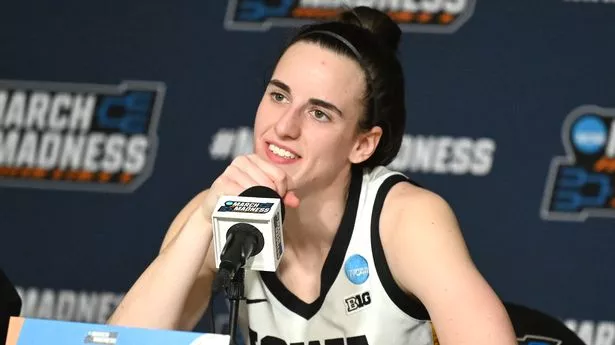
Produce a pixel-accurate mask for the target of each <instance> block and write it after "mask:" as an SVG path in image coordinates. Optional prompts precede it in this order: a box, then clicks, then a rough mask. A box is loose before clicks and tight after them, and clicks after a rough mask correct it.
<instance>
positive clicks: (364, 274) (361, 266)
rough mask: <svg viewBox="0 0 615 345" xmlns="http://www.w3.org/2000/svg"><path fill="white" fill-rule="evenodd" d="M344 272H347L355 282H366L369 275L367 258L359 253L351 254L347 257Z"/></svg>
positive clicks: (358, 283) (349, 278)
mask: <svg viewBox="0 0 615 345" xmlns="http://www.w3.org/2000/svg"><path fill="white" fill-rule="evenodd" d="M344 272H346V277H347V278H348V280H350V282H352V283H353V284H356V285H360V284H363V283H365V281H367V278H368V277H369V267H368V265H367V260H365V258H364V257H362V256H361V255H359V254H355V255H352V256H350V257H349V258H348V259H346V264H345V265H344Z"/></svg>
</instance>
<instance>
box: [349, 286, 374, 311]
mask: <svg viewBox="0 0 615 345" xmlns="http://www.w3.org/2000/svg"><path fill="white" fill-rule="evenodd" d="M344 302H345V303H346V313H348V314H351V313H354V312H356V311H358V310H359V309H361V308H363V307H365V306H368V305H369V304H370V303H372V298H371V296H370V295H369V291H366V292H363V293H360V294H358V295H354V296H350V297H347V298H346V299H345V300H344Z"/></svg>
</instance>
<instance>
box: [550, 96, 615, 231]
mask: <svg viewBox="0 0 615 345" xmlns="http://www.w3.org/2000/svg"><path fill="white" fill-rule="evenodd" d="M562 142H563V145H564V149H565V153H566V155H565V156H562V157H555V158H554V159H553V161H552V162H551V167H550V169H549V175H548V178H547V184H546V188H545V193H544V199H543V203H542V209H541V215H542V217H543V218H544V219H547V220H568V221H584V220H586V219H587V218H588V217H615V198H614V197H613V187H614V186H615V109H606V108H601V107H598V106H593V105H586V106H581V107H578V108H576V109H574V110H573V111H572V112H571V113H570V114H568V116H567V117H566V119H565V121H564V125H563V129H562Z"/></svg>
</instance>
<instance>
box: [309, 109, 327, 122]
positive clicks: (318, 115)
mask: <svg viewBox="0 0 615 345" xmlns="http://www.w3.org/2000/svg"><path fill="white" fill-rule="evenodd" d="M311 113H312V116H314V118H315V119H316V120H318V121H321V122H328V121H331V117H329V115H327V113H325V112H324V111H322V110H318V109H314V110H312V111H311Z"/></svg>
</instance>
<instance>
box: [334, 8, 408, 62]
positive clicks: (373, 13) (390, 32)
mask: <svg viewBox="0 0 615 345" xmlns="http://www.w3.org/2000/svg"><path fill="white" fill-rule="evenodd" d="M338 18H339V19H338V21H339V22H342V23H347V24H353V25H356V26H359V27H362V28H364V29H367V30H369V31H370V32H371V33H373V34H374V35H376V37H377V38H378V39H379V40H381V41H382V42H383V43H384V44H385V45H386V46H388V47H389V48H390V49H391V50H392V51H394V52H397V49H398V47H399V41H400V39H401V29H400V28H399V26H398V25H397V23H395V22H394V21H393V19H391V17H389V16H388V15H387V14H386V13H384V12H382V11H379V10H376V9H373V8H371V7H367V6H358V7H354V8H352V9H349V10H346V11H344V12H342V13H340V14H339V17H338Z"/></svg>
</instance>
